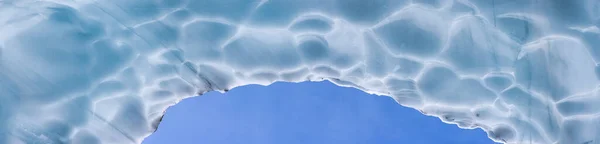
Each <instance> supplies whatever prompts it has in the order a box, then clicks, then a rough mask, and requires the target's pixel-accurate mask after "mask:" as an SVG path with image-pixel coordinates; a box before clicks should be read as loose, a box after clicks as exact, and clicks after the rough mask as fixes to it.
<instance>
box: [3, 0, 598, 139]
mask: <svg viewBox="0 0 600 144" xmlns="http://www.w3.org/2000/svg"><path fill="white" fill-rule="evenodd" d="M599 27H600V1H598V0H0V143H86V144H93V143H111V144H112V143H140V142H141V141H142V140H143V139H144V138H145V137H147V136H148V135H150V134H151V133H152V132H153V131H154V130H155V129H156V127H157V125H158V123H159V122H160V119H161V117H162V116H163V112H164V111H165V110H166V109H167V108H168V107H169V106H172V105H174V104H176V103H177V102H179V101H180V100H182V99H184V98H188V97H192V96H197V95H201V94H203V93H205V92H209V91H221V92H226V91H228V90H230V89H232V88H235V87H238V86H243V85H249V84H260V85H268V84H271V83H274V82H279V81H281V82H303V81H330V82H333V83H335V84H336V85H339V86H343V87H354V88H357V89H360V90H362V91H365V92H367V93H371V94H376V95H380V96H389V97H391V98H393V99H394V100H395V101H396V102H397V103H398V104H400V105H403V106H406V107H410V108H414V109H416V110H419V111H421V112H422V113H423V114H425V115H430V116H436V117H439V118H440V119H442V120H443V121H444V122H446V123H451V124H456V125H458V126H459V127H461V128H481V129H483V130H485V131H486V132H487V134H488V137H489V138H490V139H492V140H494V141H496V142H501V143H510V144H513V143H514V144H520V143H538V144H592V143H600V139H598V138H600V93H599V92H600V91H599V90H600V88H598V84H600V79H599V78H600V77H599V74H600V65H598V62H599V61H600V29H599Z"/></svg>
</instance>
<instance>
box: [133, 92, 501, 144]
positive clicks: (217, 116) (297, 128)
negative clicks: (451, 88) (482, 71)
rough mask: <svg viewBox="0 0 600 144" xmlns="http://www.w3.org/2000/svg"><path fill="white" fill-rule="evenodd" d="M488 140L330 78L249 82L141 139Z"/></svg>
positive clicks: (186, 107)
mask: <svg viewBox="0 0 600 144" xmlns="http://www.w3.org/2000/svg"><path fill="white" fill-rule="evenodd" d="M441 143H443V144H491V143H493V142H492V141H491V140H489V139H488V138H487V136H486V134H485V132H483V131H482V130H481V129H475V130H466V129H460V128H458V127H457V126H456V125H450V124H445V123H442V122H441V121H440V120H439V119H438V118H435V117H430V116H425V115H423V114H421V113H419V112H418V111H417V110H414V109H410V108H406V107H403V106H400V105H398V104H397V103H396V102H395V101H394V100H393V99H391V98H389V97H383V96H375V95H370V94H366V93H364V92H361V91H359V90H356V89H353V88H343V87H338V86H335V85H334V84H332V83H330V82H303V83H275V84H272V85H270V86H259V85H249V86H243V87H238V88H235V89H233V90H231V91H229V92H227V93H224V94H222V93H218V92H210V93H207V94H204V95H203V96H200V97H193V98H189V99H186V100H183V101H181V102H180V103H179V104H177V105H175V106H173V107H171V108H169V109H168V110H167V112H166V115H165V116H164V118H163V121H162V122H161V123H160V125H159V128H158V130H157V132H156V133H154V134H152V135H151V136H149V137H148V138H146V139H145V140H144V142H143V144H441Z"/></svg>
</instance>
